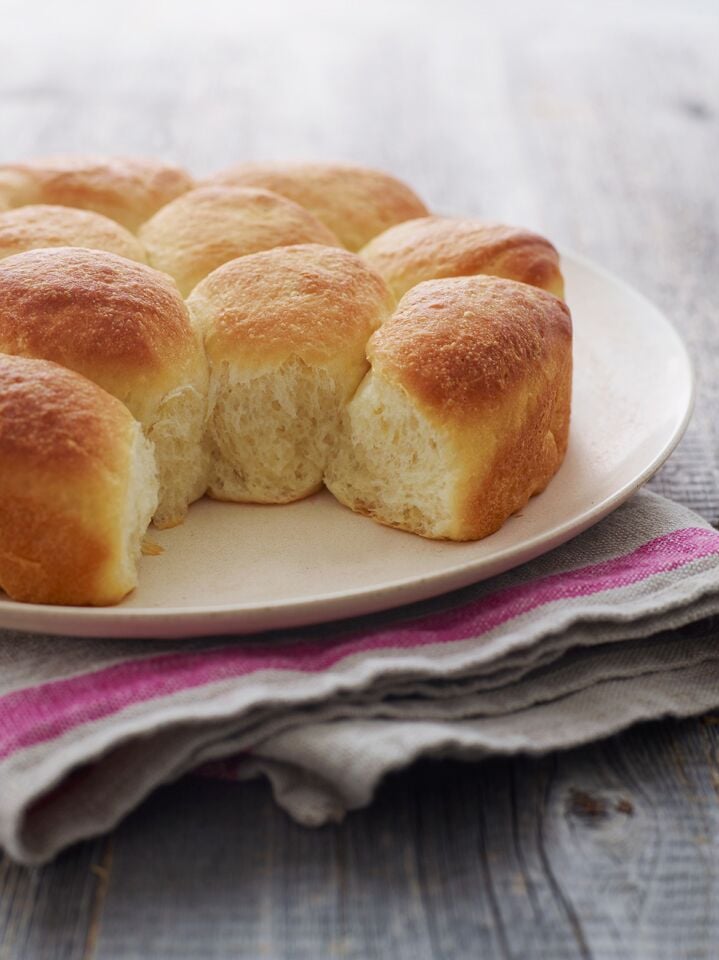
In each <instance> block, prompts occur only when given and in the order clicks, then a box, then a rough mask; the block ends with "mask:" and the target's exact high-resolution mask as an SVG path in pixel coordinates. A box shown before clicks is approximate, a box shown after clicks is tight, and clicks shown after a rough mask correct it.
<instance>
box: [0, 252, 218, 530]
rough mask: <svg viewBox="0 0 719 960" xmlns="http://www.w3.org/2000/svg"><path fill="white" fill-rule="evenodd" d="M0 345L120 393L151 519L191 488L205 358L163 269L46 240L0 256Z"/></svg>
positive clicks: (177, 516) (198, 449) (196, 473)
mask: <svg viewBox="0 0 719 960" xmlns="http://www.w3.org/2000/svg"><path fill="white" fill-rule="evenodd" d="M0 352H3V353H9V354H18V355H22V356H26V357H40V358H43V359H47V360H54V361H55V362H57V363H60V364H62V365H63V366H65V367H69V368H70V369H72V370H77V371H78V372H79V373H82V374H83V375H84V376H86V377H88V379H90V380H92V381H94V382H95V383H97V384H99V385H100V386H101V387H102V388H103V389H105V390H107V392H108V393H111V394H112V395H113V396H114V397H117V398H118V399H119V400H122V402H123V403H125V404H126V406H127V407H128V408H129V410H130V412H131V413H132V414H133V416H134V417H135V418H136V419H137V420H139V421H140V423H141V424H142V427H143V429H144V431H145V433H146V435H147V437H148V438H149V439H150V440H151V441H152V442H153V444H154V446H155V454H156V457H157V465H158V472H159V479H160V500H159V504H158V508H157V511H156V513H155V523H156V524H157V525H158V526H172V525H174V524H175V523H179V522H181V521H182V519H183V518H184V516H185V513H186V511H187V505H188V503H190V502H192V500H194V499H197V497H199V496H201V495H202V493H203V491H204V483H205V473H204V471H205V461H204V457H203V454H202V446H201V438H202V432H203V429H204V418H205V411H206V406H207V364H206V361H205V358H204V354H203V352H202V348H201V344H200V343H199V340H198V338H197V336H196V335H195V332H194V331H193V329H192V327H191V324H190V319H189V316H188V313H187V309H186V307H185V304H184V302H183V301H182V298H181V297H180V295H179V293H178V292H177V288H176V287H175V284H174V283H173V282H172V280H171V279H170V278H169V277H166V276H165V275H164V274H162V273H159V272H158V271H156V270H152V269H151V268H150V267H147V266H144V265H142V264H139V263H133V262H132V261H130V260H126V259H124V258H123V257H118V256H115V255H114V254H112V253H104V252H100V251H96V250H81V249H79V248H74V247H73V248H71V247H55V248H50V249H46V250H31V251H28V252H27V253H19V254H17V255H16V256H14V257H7V258H6V259H4V260H0Z"/></svg>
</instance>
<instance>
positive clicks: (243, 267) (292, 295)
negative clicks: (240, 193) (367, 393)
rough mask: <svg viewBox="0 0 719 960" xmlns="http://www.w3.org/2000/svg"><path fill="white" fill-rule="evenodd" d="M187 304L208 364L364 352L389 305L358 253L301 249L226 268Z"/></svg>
mask: <svg viewBox="0 0 719 960" xmlns="http://www.w3.org/2000/svg"><path fill="white" fill-rule="evenodd" d="M188 306H189V308H190V311H191V313H192V316H193V319H194V322H195V323H196V324H197V326H198V327H199V328H200V329H202V330H203V331H204V334H205V347H206V350H207V356H208V358H209V360H210V361H211V362H212V361H217V360H223V359H228V358H234V359H236V360H238V361H241V362H242V364H243V365H244V366H247V365H248V364H249V365H252V364H256V365H257V366H262V365H264V364H268V363H281V362H282V361H283V360H285V359H288V358H289V357H299V358H300V359H302V360H304V362H305V363H308V364H312V363H326V362H328V361H331V360H333V359H334V358H336V357H337V356H339V355H341V354H343V353H345V352H347V351H349V352H350V353H357V350H359V351H360V353H361V354H362V355H363V354H364V345H365V343H366V342H367V338H368V337H369V335H370V334H371V333H372V331H373V330H375V329H377V327H378V326H379V325H380V324H381V323H382V322H383V321H384V320H385V319H387V317H388V316H389V315H390V313H391V312H392V308H393V306H394V300H393V298H392V296H391V294H390V292H389V290H388V289H387V286H386V284H385V283H384V281H383V280H382V278H381V277H380V276H378V274H376V273H375V272H374V271H373V270H372V269H371V268H370V267H368V266H367V264H366V263H364V261H363V260H362V259H361V258H360V257H358V256H357V255H356V254H353V253H350V252H349V251H347V250H342V249H337V248H334V247H325V246H320V245H318V244H303V245H299V246H292V247H277V248H275V249H273V250H267V251H264V252H262V253H256V254H253V255H252V256H247V257H241V258H240V259H237V260H233V261H232V262H231V263H228V264H225V266H223V267H220V268H219V270H215V271H214V273H212V274H210V276H209V277H207V279H206V280H204V281H203V282H202V283H201V284H200V285H199V286H198V287H197V288H196V289H195V291H194V292H193V294H192V296H191V297H190V298H189V300H188Z"/></svg>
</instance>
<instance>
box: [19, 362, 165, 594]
mask: <svg viewBox="0 0 719 960" xmlns="http://www.w3.org/2000/svg"><path fill="white" fill-rule="evenodd" d="M156 502H157V478H156V475H155V463H154V458H153V454H152V447H151V445H150V443H149V442H148V441H147V440H146V439H145V437H144V436H143V434H142V430H141V428H140V425H139V424H138V423H137V422H136V421H135V420H133V418H132V416H131V415H130V413H129V412H128V410H127V409H126V408H125V407H124V406H123V404H121V403H120V402H119V401H118V400H116V399H115V398H114V397H111V396H110V395H109V394H107V393H105V391H104V390H101V389H100V388H99V387H98V386H96V385H95V384H94V383H91V382H90V381H89V380H86V379H85V378H84V377H81V376H80V375H79V374H77V373H73V372H72V371H70V370H66V369H64V368H63V367H60V366H58V365H57V364H54V363H48V362H47V361H45V360H28V359H25V358H23V357H10V356H3V355H1V354H0V589H2V590H4V591H5V592H6V593H7V594H8V596H10V597H12V598H13V599H15V600H24V601H26V602H29V603H61V604H90V605H104V604H111V603H117V602H118V601H120V600H121V599H122V598H123V597H124V596H125V594H126V593H128V592H129V591H130V590H132V589H133V588H134V587H135V586H136V584H137V561H138V559H139V555H140V547H141V541H142V537H143V535H144V533H145V530H146V529H147V525H148V523H149V522H150V517H151V516H152V512H153V510H154V508H155V504H156Z"/></svg>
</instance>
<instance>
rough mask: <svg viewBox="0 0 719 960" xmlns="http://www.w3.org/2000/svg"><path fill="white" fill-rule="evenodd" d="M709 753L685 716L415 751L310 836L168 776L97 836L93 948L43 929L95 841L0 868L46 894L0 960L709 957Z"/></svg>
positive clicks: (712, 886)
mask: <svg viewBox="0 0 719 960" xmlns="http://www.w3.org/2000/svg"><path fill="white" fill-rule="evenodd" d="M718 751H719V725H717V724H716V723H708V722H707V721H688V722H685V723H665V724H652V725H649V726H645V727H643V728H639V729H636V730H633V731H630V732H629V733H627V734H625V735H624V736H622V737H618V738H615V739H613V740H611V741H608V742H607V743H605V744H598V745H596V746H593V747H590V748H587V749H582V750H576V751H571V752H570V753H567V754H564V755H559V756H556V757H549V758H544V759H540V760H527V759H517V760H500V761H488V762H486V763H482V764H477V765H475V766H472V767H466V766H460V765H457V764H453V763H448V762H445V763H437V762H435V763H425V764H423V765H421V766H420V767H419V768H417V769H415V770H414V771H412V772H411V773H409V774H406V775H398V776H396V777H393V778H392V779H391V780H390V781H389V782H388V783H387V784H386V785H385V786H384V788H383V789H382V790H381V792H380V795H379V797H378V799H377V802H376V803H375V805H374V806H373V807H371V808H369V809H368V810H365V811H360V812H358V813H356V814H353V815H352V816H351V817H349V819H348V820H347V822H346V823H345V824H344V825H343V826H340V827H328V828H325V829H322V830H319V831H310V830H305V829H303V828H301V827H298V826H297V825H295V824H293V823H292V822H291V821H289V820H288V819H287V818H286V817H285V816H284V814H282V813H280V812H279V811H278V810H277V809H276V807H275V806H274V804H273V802H272V801H271V798H270V796H269V793H268V790H267V788H266V787H265V786H264V785H262V784H253V785H232V784H226V783H216V782H212V781H204V780H186V781H184V782H183V783H180V784H176V785H173V786H171V787H168V788H166V789H164V790H162V791H160V792H159V793H157V794H156V795H155V796H154V797H153V798H151V799H150V800H149V801H148V802H147V803H146V804H145V806H144V807H143V808H142V809H141V810H140V811H138V812H137V813H135V814H134V815H133V816H131V817H130V818H129V819H128V820H127V821H126V822H125V823H124V824H123V825H122V826H121V827H120V828H119V829H118V830H117V831H116V832H115V834H114V836H113V840H112V866H111V871H110V879H109V884H108V885H107V890H106V893H105V895H104V901H103V909H102V917H101V921H100V923H99V924H98V929H97V936H96V941H95V950H94V951H93V952H90V951H88V952H83V951H84V949H85V948H84V942H83V940H82V937H80V936H78V937H77V938H76V939H75V940H74V941H70V940H65V941H62V943H66V944H67V946H66V947H65V948H64V950H65V952H60V951H59V949H58V940H57V939H56V938H58V936H59V935H60V934H64V933H66V931H67V926H66V923H67V917H66V916H64V912H65V911H67V910H68V909H69V907H70V905H72V904H73V903H75V896H76V895H77V888H75V889H73V888H72V887H71V886H70V887H67V888H65V889H63V884H64V883H67V880H68V878H73V879H72V880H71V882H75V883H77V878H78V877H83V876H84V877H85V878H86V882H85V889H86V893H85V894H83V896H84V897H85V899H88V897H89V898H90V899H92V895H94V894H95V893H96V891H97V886H96V884H95V883H94V877H93V875H92V874H90V873H89V869H88V868H89V865H90V863H91V862H92V861H93V859H94V858H98V857H100V856H101V855H102V852H103V851H102V847H101V846H99V845H96V844H84V845H81V846H80V847H78V848H76V849H75V850H73V851H70V852H69V853H68V854H66V855H65V856H64V857H62V858H61V859H60V860H59V861H58V864H56V865H55V866H53V867H49V868H46V869H45V871H24V870H22V869H20V868H14V867H9V868H6V875H7V874H12V875H13V876H14V877H15V882H16V883H17V882H24V883H27V882H28V879H27V878H29V877H31V876H38V875H42V876H43V882H44V883H46V884H47V885H48V892H47V894H46V895H45V897H44V902H45V904H46V906H45V908H44V909H38V908H37V907H36V908H35V910H34V913H30V914H28V920H31V922H28V923H26V925H25V927H24V928H23V929H24V933H22V934H21V935H19V936H18V937H17V938H16V940H15V941H14V945H13V946H11V947H10V948H9V949H10V952H7V949H6V952H5V954H3V953H2V952H0V956H3V955H4V956H12V957H14V956H18V957H20V956H23V957H26V956H32V957H35V956H38V957H45V956H48V957H49V956H67V957H71V956H76V957H90V956H94V957H96V958H97V960H105V958H112V960H124V958H130V957H152V958H157V960H164V958H170V957H172V958H180V957H187V958H190V957H193V958H194V957H198V956H202V957H207V958H215V957H217V958H220V957H238V958H242V957H248V958H249V957H252V958H256V957H261V956H271V957H287V958H292V960H300V958H302V960H305V958H317V957H325V956H326V957H331V956H341V957H348V958H357V960H359V958H367V957H373V958H374V957H378V958H379V957H392V958H399V960H404V958H418V960H424V958H445V957H446V958H460V957H466V956H482V957H497V958H503V957H517V958H522V960H525V958H526V960H535V958H536V960H544V958H547V957H552V958H553V960H563V958H575V957H592V958H595V960H623V958H626V960H635V958H644V957H647V958H655V957H656V958H667V960H670V958H671V960H677V958H684V957H706V958H713V957H715V956H716V955H717V944H719V909H718V908H719V876H718V874H719V866H718V865H717V862H716V856H715V851H716V849H717V847H718V846H719V806H718V805H717V793H716V790H717V782H719V766H718V765H717V752H718ZM106 861H107V858H106ZM62 871H65V873H64V874H63V873H62ZM90 878H92V879H90ZM53 884H54V886H53ZM53 898H57V904H56V909H55V910H54V911H53V910H52V909H50V908H49V907H48V904H49V903H50V902H51V901H52V900H53ZM79 899H80V901H81V902H84V901H83V898H82V897H80V898H79ZM89 913H90V914H91V913H92V904H90V905H89ZM86 919H87V917H86ZM80 926H81V925H80V924H77V928H78V929H79V927H80ZM23 937H30V939H27V940H24V939H23ZM19 944H22V951H20V950H18V945H19ZM53 946H54V947H55V949H58V952H56V953H53V952H52V949H53ZM30 948H31V949H30ZM12 950H15V952H12Z"/></svg>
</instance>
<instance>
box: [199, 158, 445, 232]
mask: <svg viewBox="0 0 719 960" xmlns="http://www.w3.org/2000/svg"><path fill="white" fill-rule="evenodd" d="M206 182H207V183H214V184H224V185H226V186H233V187H264V188H265V189H266V190H272V191H273V192H274V193H279V194H282V196H283V197H287V198H288V199H290V200H294V202H295V203H299V204H300V206H302V207H305V208H306V209H307V210H311V211H312V213H314V215H315V216H316V217H317V218H318V219H319V220H321V221H322V223H324V224H325V226H327V227H329V229H330V230H331V231H332V232H333V233H334V234H335V235H336V236H338V237H339V238H340V240H341V241H342V243H343V244H344V246H345V247H347V249H348V250H359V249H360V247H363V246H364V245H365V244H366V243H368V241H370V240H371V239H372V237H374V236H376V235H377V234H378V233H381V232H382V231H383V230H386V229H387V228H388V227H391V226H393V225H394V224H396V223H401V222H402V221H403V220H409V219H411V218H412V217H423V216H424V215H425V214H426V213H427V208H426V207H425V205H424V204H423V203H422V201H421V200H420V199H419V197H418V196H417V195H416V194H415V193H414V192H413V191H412V190H410V188H409V187H408V186H407V185H406V184H404V183H402V182H401V180H397V179H396V178H395V177H393V176H390V174H388V173H383V172H382V171H381V170H370V169H368V168H367V167H360V166H355V165H354V164H349V163H241V164H239V165H237V166H235V167H231V168H230V169H229V170H223V171H222V172H221V173H217V174H215V175H214V176H213V177H210V178H209V179H208V180H207V181H206Z"/></svg>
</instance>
